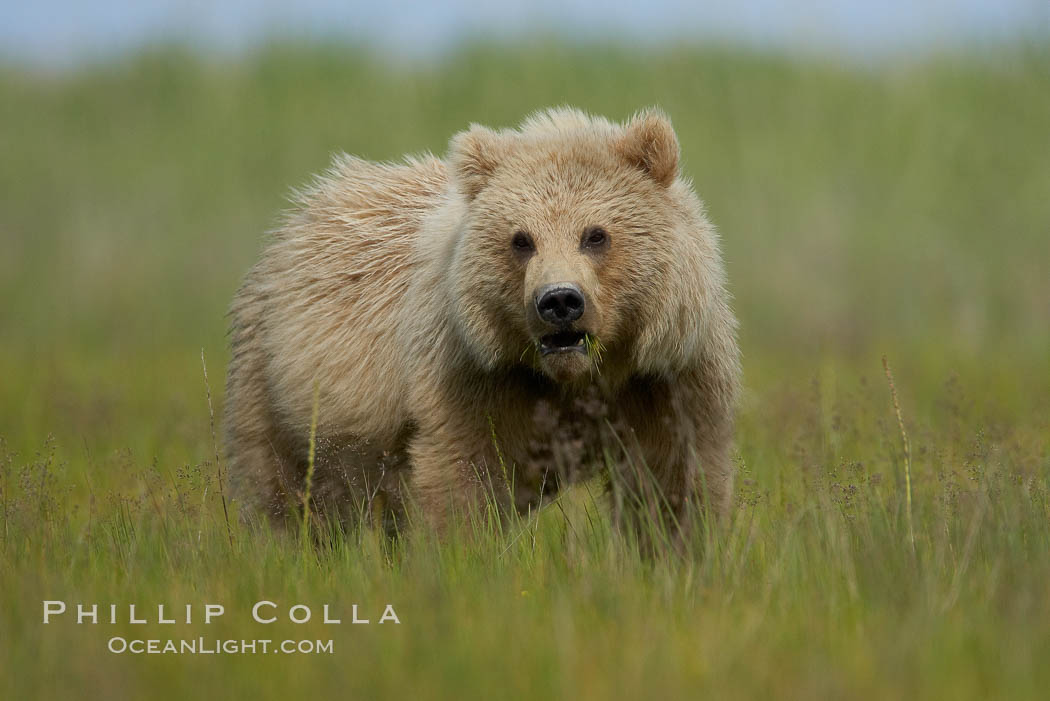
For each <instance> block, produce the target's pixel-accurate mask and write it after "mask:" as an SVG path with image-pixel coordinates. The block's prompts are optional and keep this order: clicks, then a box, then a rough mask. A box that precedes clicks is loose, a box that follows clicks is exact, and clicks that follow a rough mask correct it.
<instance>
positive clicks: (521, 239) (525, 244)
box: [510, 231, 533, 253]
mask: <svg viewBox="0 0 1050 701" xmlns="http://www.w3.org/2000/svg"><path fill="white" fill-rule="evenodd" d="M510 245H511V246H513V247H514V250H515V251H517V252H518V253H528V252H529V251H531V250H532V249H533V245H532V238H531V237H530V236H529V235H528V234H526V233H525V232H524V231H519V232H517V233H516V234H514V238H513V239H512V240H511V242H510Z"/></svg>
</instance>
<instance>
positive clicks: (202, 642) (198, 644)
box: [106, 636, 335, 655]
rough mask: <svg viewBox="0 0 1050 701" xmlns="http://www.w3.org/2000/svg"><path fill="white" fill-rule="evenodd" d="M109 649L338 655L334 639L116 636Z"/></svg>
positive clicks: (147, 652) (145, 652) (151, 652)
mask: <svg viewBox="0 0 1050 701" xmlns="http://www.w3.org/2000/svg"><path fill="white" fill-rule="evenodd" d="M106 647H107V648H108V649H109V651H110V652H112V653H114V654H117V655H122V654H128V653H130V654H132V655H265V654H267V653H279V654H285V655H295V654H301V655H313V654H329V655H331V654H333V653H334V652H335V645H334V643H333V641H332V640H209V639H206V638H203V637H201V638H189V639H186V638H183V639H179V640H173V639H170V638H169V639H167V640H157V639H150V640H144V639H142V638H130V639H129V638H122V637H120V636H114V637H112V638H110V639H109V642H108V643H107V645H106Z"/></svg>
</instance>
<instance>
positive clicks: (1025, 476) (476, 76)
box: [0, 41, 1050, 699]
mask: <svg viewBox="0 0 1050 701" xmlns="http://www.w3.org/2000/svg"><path fill="white" fill-rule="evenodd" d="M556 104H572V105H576V106H579V107H581V108H583V109H586V110H589V111H593V112H596V113H600V114H604V115H607V116H609V117H611V118H616V119H623V118H625V117H627V116H629V115H630V114H631V113H632V112H634V111H636V110H637V109H639V108H642V107H644V106H647V105H652V104H657V105H660V106H661V107H663V108H664V109H665V110H666V111H667V112H668V113H669V115H670V116H671V118H672V119H673V121H674V123H675V127H676V129H677V131H678V134H679V138H680V140H681V143H682V148H683V167H684V170H685V172H686V173H687V174H688V175H689V176H690V177H691V178H692V179H693V181H694V184H695V186H696V189H697V191H698V192H699V194H700V196H701V197H702V198H703V199H704V200H705V202H706V204H707V207H708V211H709V214H710V216H711V218H712V219H713V221H714V222H715V223H716V225H717V226H718V227H719V229H720V231H721V232H722V240H723V250H724V253H725V256H726V263H727V268H728V273H729V280H730V288H731V290H732V292H733V295H734V299H735V301H734V306H735V309H736V311H737V314H738V316H739V318H740V320H741V345H742V350H743V354H744V360H743V363H744V370H745V391H744V396H743V398H742V402H741V406H740V412H739V419H738V430H737V455H736V460H737V464H738V468H739V472H738V478H737V497H736V509H735V512H734V517H733V518H732V520H731V521H730V522H729V523H727V524H724V525H723V526H721V527H719V528H715V529H713V530H711V531H708V532H705V533H704V535H703V540H704V542H703V543H702V546H703V547H702V548H701V547H699V546H698V547H697V548H694V549H693V550H691V551H689V552H687V553H686V554H685V555H684V556H682V557H675V558H672V557H668V558H657V559H656V560H647V559H645V558H644V557H640V556H639V555H638V553H637V551H636V549H635V548H633V547H632V545H631V543H629V542H625V541H624V540H623V539H620V538H618V537H617V536H616V535H615V534H614V532H613V531H612V529H611V527H610V524H609V521H608V516H607V512H606V509H605V508H604V506H603V499H602V497H601V494H600V493H601V488H600V486H599V485H594V484H585V485H581V486H578V487H575V488H573V489H572V490H570V492H568V493H567V494H565V495H564V496H563V497H561V498H560V499H559V501H558V502H557V504H556V505H554V506H552V507H550V508H548V509H546V510H545V511H543V512H541V513H540V514H538V515H535V514H534V515H528V516H527V517H523V518H521V519H520V520H519V521H517V522H515V523H512V524H509V525H507V526H506V527H505V528H502V529H497V528H481V529H480V531H479V532H477V533H471V534H463V537H453V538H451V539H450V540H449V541H446V542H436V541H435V540H434V539H433V538H431V537H429V536H428V534H426V533H417V534H415V535H413V536H411V537H407V538H405V539H403V540H402V541H401V542H399V543H398V544H397V545H396V546H393V547H391V546H390V545H389V544H387V543H386V542H385V541H384V540H383V539H382V538H381V537H380V536H379V535H378V534H377V533H376V532H375V531H373V530H371V529H365V530H362V531H359V532H355V533H351V534H348V535H346V536H345V537H343V538H339V539H336V540H335V541H334V542H333V543H332V544H330V545H329V546H326V547H314V546H313V545H312V544H310V543H306V542H304V541H303V540H302V539H300V538H298V537H297V535H296V534H295V533H277V532H269V531H265V530H263V531H253V530H251V529H248V528H246V527H244V526H242V525H241V523H240V520H239V519H238V517H237V510H238V505H237V504H236V503H224V501H225V499H227V498H228V494H226V493H224V492H221V490H222V487H223V484H222V480H221V479H220V476H221V475H222V474H223V472H222V470H223V469H224V465H223V464H222V461H221V459H220V458H218V457H217V455H218V451H219V450H221V446H217V443H218V442H220V441H221V426H220V425H218V423H217V421H218V417H220V416H221V405H222V379H221V378H222V377H223V374H224V369H225V361H226V353H227V349H226V339H225V318H224V313H225V309H226V305H227V304H228V302H229V300H230V298H231V297H232V294H233V291H234V290H235V288H236V286H237V284H238V283H239V280H240V277H241V276H242V275H243V274H244V272H246V270H247V268H248V267H249V266H250V264H251V262H252V261H253V260H254V257H255V256H256V254H257V252H258V250H259V245H260V242H261V237H262V234H263V232H264V231H266V230H267V229H269V228H271V227H272V226H274V225H275V223H276V222H277V218H278V215H279V212H280V210H281V209H282V208H284V207H285V206H287V195H288V192H289V190H290V188H292V187H294V186H298V185H301V184H303V183H305V182H307V181H308V179H309V177H310V175H311V174H312V173H314V172H317V171H319V170H321V169H323V168H324V167H325V166H326V165H327V163H328V160H329V158H330V154H331V153H332V152H335V151H346V152H349V153H354V154H357V155H360V156H363V157H366V158H371V159H376V160H389V159H396V158H398V157H400V156H401V155H402V154H403V153H412V152H420V151H424V150H430V151H433V152H435V153H442V152H443V151H444V149H445V146H446V144H447V140H448V138H449V137H450V136H451V135H452V134H453V133H454V132H455V131H457V130H459V129H462V128H464V127H466V125H467V124H469V123H470V122H481V123H485V124H490V125H494V126H503V125H512V124H515V123H516V122H518V121H519V120H520V119H521V118H522V117H523V116H524V115H525V114H527V113H529V112H530V111H532V110H534V109H537V108H541V107H545V106H550V105H556ZM1047 124H1050V50H1048V49H1047V46H1046V44H1045V43H1042V44H1040V43H1038V42H1035V43H1027V44H1020V43H1019V44H1017V45H1006V46H1001V47H998V48H994V49H988V48H985V49H983V50H982V51H981V52H979V53H978V52H976V51H975V52H974V53H971V54H967V53H953V54H935V55H931V56H929V57H926V58H922V59H915V60H911V61H903V60H902V61H894V60H887V61H884V62H880V63H878V64H876V65H870V66H862V65H850V64H836V63H835V62H832V61H828V60H821V59H819V58H816V57H809V58H802V57H790V56H781V55H775V54H763V53H755V52H747V51H743V50H738V49H728V48H706V49H699V48H689V47H668V48H666V49H661V50H658V51H657V50H648V51H641V50H638V51H628V50H615V49H607V48H602V47H597V46H579V47H573V46H567V45H563V44H559V43H547V42H543V41H538V42H536V43H534V44H533V43H525V44H522V45H520V46H513V47H500V48H497V47H495V46H486V45H475V46H470V47H466V48H463V49H461V50H459V51H458V52H455V53H454V54H452V55H450V56H448V57H446V58H443V59H442V60H440V61H436V62H434V63H432V64H427V65H419V64H406V65H389V64H388V63H385V62H384V61H382V60H380V59H379V58H377V57H375V56H372V55H369V54H367V53H363V52H360V51H357V50H355V49H353V48H351V47H346V46H341V45H313V46H302V45H292V44H276V45H273V46H269V47H266V48H265V49H262V50H260V51H257V52H254V53H251V54H249V55H246V56H243V57H239V58H209V57H204V56H201V55H197V54H194V53H193V52H191V51H188V50H186V49H182V48H179V47H167V48H158V49H155V50H150V51H145V52H143V53H140V54H137V55H133V56H128V57H125V58H121V59H116V60H111V61H104V62H99V63H93V64H87V65H84V66H82V67H80V68H75V69H73V70H71V71H68V72H61V73H57V74H54V73H45V72H39V71H32V70H26V69H23V68H19V67H16V66H14V65H6V66H5V67H2V68H0V153H2V154H3V157H2V158H0V236H2V243H3V246H2V254H0V299H2V300H3V303H2V305H0V333H2V339H3V340H2V343H0V439H2V443H0V507H2V513H0V518H2V525H0V529H2V530H0V553H2V556H0V565H2V566H0V696H2V697H3V698H68V697H73V696H80V697H87V698H124V697H126V698H140V697H145V696H149V697H153V698H182V697H186V696H190V695H196V694H199V695H203V696H219V695H223V696H230V695H233V694H236V695H238V696H243V695H248V694H251V695H252V696H253V697H255V698H298V697H307V696H313V697H319V696H322V695H326V696H330V697H337V696H338V697H349V698H417V699H430V698H434V699H438V698H470V697H482V698H555V697H570V698H586V699H590V698H593V699H604V698H658V697H661V696H662V697H665V698H690V697H696V696H700V695H711V696H713V697H715V698H746V697H755V696H759V697H770V696H772V697H793V698H797V697H807V698H812V697H852V698H887V697H890V698H898V697H902V698H903V697H925V698H960V699H961V698H982V699H983V698H1011V699H1015V698H1026V697H1027V698H1038V697H1040V696H1041V695H1042V694H1043V693H1045V692H1044V690H1045V689H1046V688H1048V687H1050V667H1048V666H1047V665H1046V661H1047V660H1048V659H1050V592H1048V588H1047V582H1050V130H1048V129H1047ZM202 351H203V360H204V361H205V362H206V364H207V371H208V378H207V382H206V381H205V376H204V372H203V369H202ZM883 357H885V358H886V359H887V361H888V366H889V368H890V370H892V381H890V380H889V375H890V373H889V372H888V371H887V370H886V369H884V366H883V360H882V359H883ZM891 387H892V391H891ZM213 431H214V434H213ZM905 436H906V438H905ZM224 509H226V510H228V511H229V518H227V516H226V514H225V513H224ZM700 550H702V551H703V554H700ZM45 599H55V600H64V601H66V602H67V603H70V604H71V605H75V604H76V603H77V602H84V603H88V604H90V603H95V602H97V603H99V604H100V608H103V609H104V610H108V605H109V604H110V603H118V604H120V605H121V606H122V607H126V606H127V604H129V603H137V604H139V606H140V609H139V610H140V612H141V611H145V612H146V613H147V615H148V616H149V617H150V621H151V622H150V623H147V624H144V625H140V624H132V623H129V622H128V621H127V618H128V617H127V615H126V612H125V613H121V614H120V615H121V620H120V621H119V622H118V623H117V624H108V623H100V624H98V625H91V624H81V625H76V623H75V618H73V617H71V616H70V615H68V614H67V615H65V616H63V617H58V618H57V619H56V620H54V621H53V622H52V623H49V624H48V625H43V624H42V620H41V612H42V601H43V600H45ZM263 599H265V600H269V601H273V602H275V603H276V604H278V607H277V612H278V613H279V620H278V621H277V622H275V623H273V624H269V625H260V624H258V623H255V622H253V621H252V619H251V615H250V613H251V608H252V605H253V604H254V603H255V602H257V601H259V600H263ZM209 602H215V603H220V604H222V605H224V606H225V610H226V613H225V614H224V615H223V616H221V617H220V618H219V619H218V620H216V621H214V622H213V623H211V624H207V625H205V624H203V622H202V621H201V620H200V619H199V616H198V618H197V620H195V622H194V623H192V624H176V625H169V624H160V623H157V622H156V621H155V618H156V616H155V613H156V606H157V605H158V604H167V605H168V607H169V610H171V609H176V610H181V609H182V607H184V606H185V605H186V604H193V605H194V606H195V608H198V614H199V612H200V610H201V609H202V608H203V605H204V604H206V603H209ZM300 603H302V604H307V605H309V606H310V607H311V609H312V610H313V617H312V618H311V620H310V621H309V622H308V623H304V624H295V623H292V622H291V621H289V620H288V616H287V611H288V608H289V607H290V606H292V605H295V604H300ZM388 603H389V604H392V605H393V606H394V607H395V608H396V611H397V615H398V617H399V619H400V621H401V622H400V624H399V625H392V624H383V625H378V623H377V620H378V619H379V618H380V616H381V614H382V613H383V606H384V605H385V604H388ZM324 604H329V605H330V607H331V610H332V613H333V615H334V616H336V617H339V618H341V620H342V621H343V623H342V624H341V625H326V624H324V623H323V621H322V616H321V607H322V606H323V605H324ZM355 604H357V605H358V609H359V612H358V613H359V615H360V617H362V618H369V619H370V620H371V621H372V623H371V624H370V625H355V624H352V623H349V621H350V620H351V617H352V613H351V612H352V611H353V606H354V605H355ZM151 609H152V612H150V611H151ZM113 636H125V637H128V638H131V637H145V638H162V639H163V638H169V637H176V638H184V637H187V638H189V637H194V638H195V637H198V636H204V637H206V638H209V639H212V638H215V639H242V638H273V639H278V640H279V639H282V638H293V639H313V640H328V639H331V640H332V641H333V652H332V653H331V654H314V655H283V654H274V655H266V656H263V655H132V654H113V653H111V652H109V651H107V640H108V639H109V638H111V637H113Z"/></svg>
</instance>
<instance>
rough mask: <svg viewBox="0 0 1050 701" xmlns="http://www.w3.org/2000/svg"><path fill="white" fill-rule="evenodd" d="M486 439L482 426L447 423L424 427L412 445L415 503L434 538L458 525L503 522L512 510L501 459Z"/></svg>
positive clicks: (410, 450) (470, 423)
mask: <svg viewBox="0 0 1050 701" xmlns="http://www.w3.org/2000/svg"><path fill="white" fill-rule="evenodd" d="M474 424H478V425H474ZM486 436H487V433H486V431H485V429H484V427H483V426H482V425H480V422H471V421H460V422H452V421H446V422H443V423H430V424H427V425H421V426H420V430H419V432H418V433H417V435H416V437H415V439H414V440H413V441H412V443H411V445H410V447H409V454H410V456H411V460H412V480H411V484H412V490H411V492H412V498H413V499H414V500H415V502H416V504H417V505H418V508H419V509H420V511H421V515H422V517H423V520H424V522H425V524H426V525H427V526H428V527H429V528H431V529H433V530H434V531H435V532H437V533H439V534H441V533H444V532H446V531H447V530H448V528H449V526H450V525H451V523H452V522H453V520H454V519H463V520H464V521H465V522H468V523H469V522H470V521H471V520H472V519H488V518H494V519H497V520H498V519H502V518H503V517H504V516H505V515H506V514H507V513H508V509H510V508H512V507H511V501H512V500H511V499H510V492H509V488H508V484H507V480H506V477H505V475H504V474H503V472H502V470H501V466H500V462H499V455H498V453H497V452H496V451H495V450H494V449H493V447H492V443H491V441H490V440H487V438H486ZM482 522H483V521H482Z"/></svg>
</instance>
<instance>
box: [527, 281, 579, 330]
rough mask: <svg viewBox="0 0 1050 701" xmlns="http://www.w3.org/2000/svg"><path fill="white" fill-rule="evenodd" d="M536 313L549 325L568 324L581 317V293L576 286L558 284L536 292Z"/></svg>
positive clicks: (544, 287)
mask: <svg viewBox="0 0 1050 701" xmlns="http://www.w3.org/2000/svg"><path fill="white" fill-rule="evenodd" d="M536 311H537V312H539V314H540V318H541V319H543V320H544V321H546V322H548V323H550V324H568V323H570V322H573V321H576V320H577V319H579V318H580V317H581V316H583V293H582V292H580V288H579V287H577V286H576V285H573V284H571V283H566V282H558V283H555V284H553V285H544V286H543V287H541V288H540V289H539V290H537V292H536Z"/></svg>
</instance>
